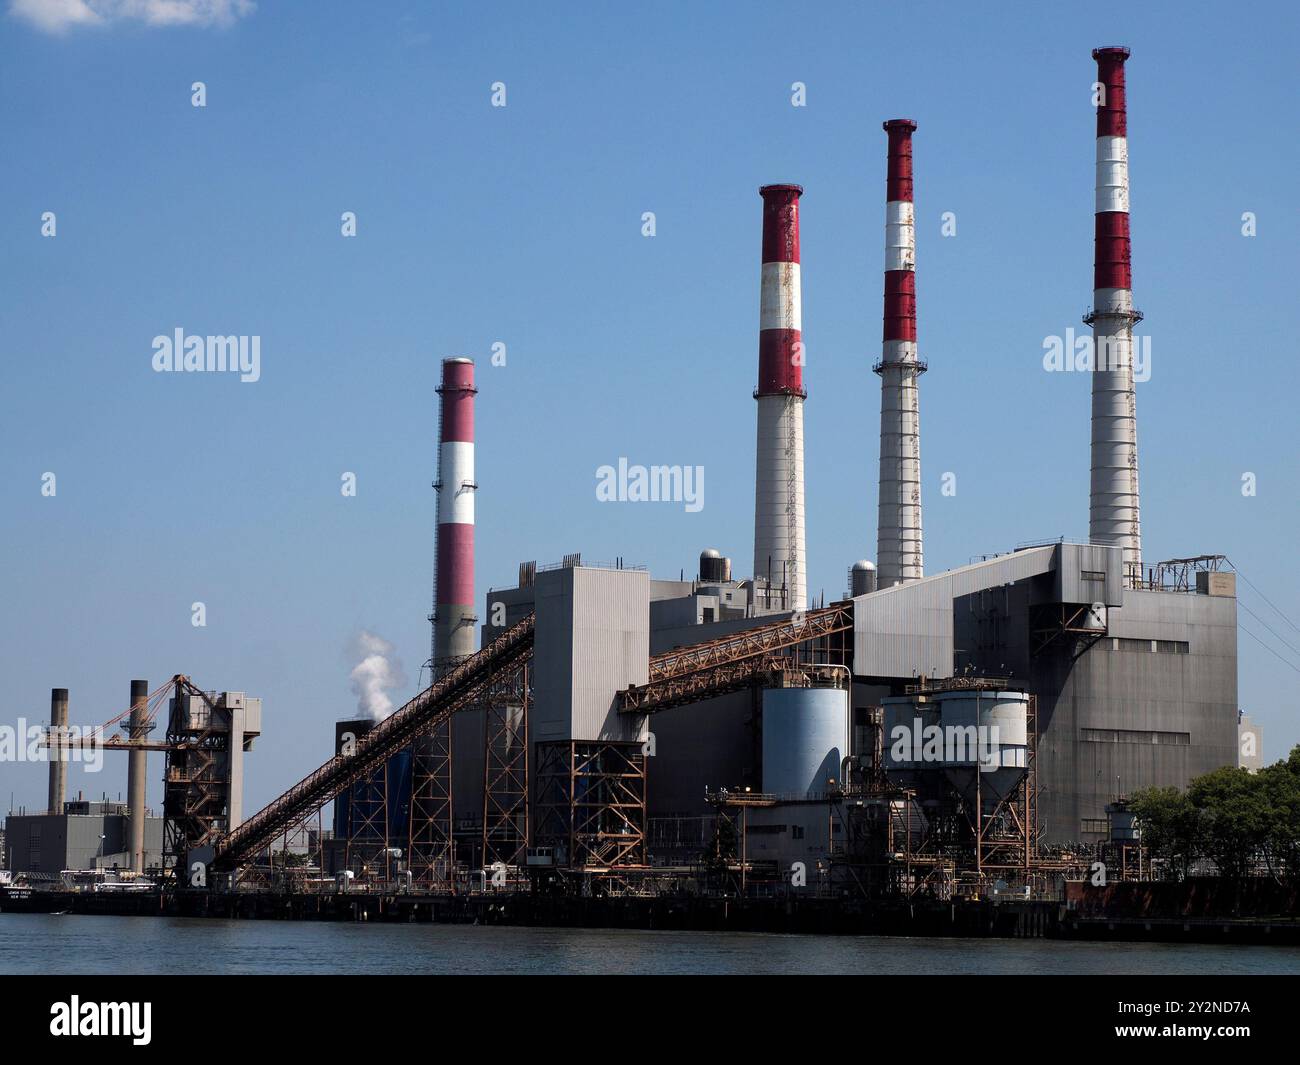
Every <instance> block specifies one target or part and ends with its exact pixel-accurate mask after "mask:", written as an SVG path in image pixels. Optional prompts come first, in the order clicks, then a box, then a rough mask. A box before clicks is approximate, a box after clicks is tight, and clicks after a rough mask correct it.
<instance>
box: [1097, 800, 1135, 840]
mask: <svg viewBox="0 0 1300 1065" xmlns="http://www.w3.org/2000/svg"><path fill="white" fill-rule="evenodd" d="M1106 816H1107V817H1108V818H1109V819H1110V841H1111V842H1112V843H1136V842H1137V841H1138V840H1140V839H1141V838H1142V831H1141V829H1140V828H1138V823H1137V815H1136V814H1135V813H1134V812H1133V811H1132V810H1131V809H1129V805H1128V803H1126V802H1122V803H1111V804H1110V805H1109V806H1107V807H1106Z"/></svg>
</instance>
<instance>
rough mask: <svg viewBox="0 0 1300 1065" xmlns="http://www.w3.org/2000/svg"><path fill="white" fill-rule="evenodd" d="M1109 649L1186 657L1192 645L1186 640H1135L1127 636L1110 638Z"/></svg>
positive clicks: (1190, 651)
mask: <svg viewBox="0 0 1300 1065" xmlns="http://www.w3.org/2000/svg"><path fill="white" fill-rule="evenodd" d="M1111 639H1112V641H1113V642H1112V643H1111V649H1112V650H1115V651H1138V652H1141V653H1145V654H1153V653H1154V654H1162V655H1186V654H1191V653H1192V645H1191V644H1190V643H1188V642H1187V641H1186V640H1137V639H1133V638H1132V637H1129V636H1114V637H1112V638H1111Z"/></svg>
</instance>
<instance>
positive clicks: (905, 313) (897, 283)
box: [884, 270, 916, 340]
mask: <svg viewBox="0 0 1300 1065" xmlns="http://www.w3.org/2000/svg"><path fill="white" fill-rule="evenodd" d="M884 339H885V340H915V339H916V273H915V272H914V271H912V270H886V271H885V335H884Z"/></svg>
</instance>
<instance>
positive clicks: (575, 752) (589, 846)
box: [533, 740, 647, 873]
mask: <svg viewBox="0 0 1300 1065" xmlns="http://www.w3.org/2000/svg"><path fill="white" fill-rule="evenodd" d="M535 809H536V824H535V826H534V829H533V838H534V840H535V841H536V843H537V844H538V845H540V846H547V847H551V848H553V849H554V850H555V851H556V856H557V858H558V859H559V860H558V861H557V865H559V866H560V867H562V868H564V869H566V870H568V871H570V872H582V873H590V872H597V873H601V872H606V871H608V870H610V869H630V868H637V867H642V866H645V865H646V862H647V855H646V756H645V752H644V750H643V747H642V745H641V744H640V743H637V742H628V741H615V740H553V741H550V742H547V743H539V744H537V802H536V806H535Z"/></svg>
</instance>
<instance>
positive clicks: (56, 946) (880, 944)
mask: <svg viewBox="0 0 1300 1065" xmlns="http://www.w3.org/2000/svg"><path fill="white" fill-rule="evenodd" d="M28 973H62V974H68V973H74V974H136V973H159V974H171V973H176V974H195V973H349V974H351V973H455V974H462V973H463V974H472V973H478V974H493V973H518V974H529V973H532V974H568V973H575V974H614V973H664V974H668V973H678V974H685V973H709V974H722V975H740V974H746V973H774V974H791V973H834V974H855V973H880V974H894V973H897V974H920V973H979V974H1037V973H1043V974H1058V973H1079V974H1085V975H1087V974H1092V975H1102V974H1116V973H1122V974H1153V975H1169V974H1188V975H1207V974H1220V973H1222V974H1232V973H1241V974H1251V973H1293V974H1294V973H1300V947H1254V946H1199V945H1181V944H1180V945H1168V944H1159V943H1072V942H1057V941H1053V940H1041V939H903V938H888V937H876V936H801V935H763V934H757V933H743V932H635V931H622V930H613V931H611V930H593V929H573V928H507V927H501V926H480V927H475V926H472V925H435V924H400V925H399V924H355V923H344V922H337V923H334V922H308V921H218V920H200V919H190V918H166V917H82V916H76V915H66V916H47V915H37V914H0V974H28Z"/></svg>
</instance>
